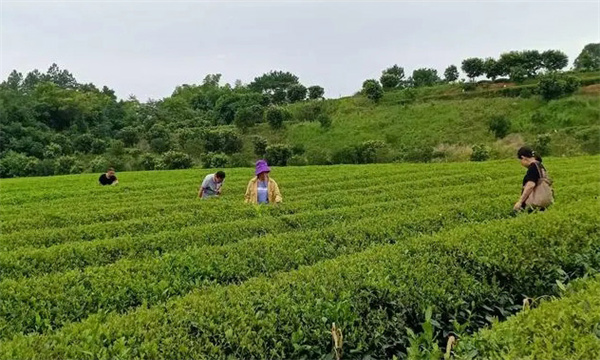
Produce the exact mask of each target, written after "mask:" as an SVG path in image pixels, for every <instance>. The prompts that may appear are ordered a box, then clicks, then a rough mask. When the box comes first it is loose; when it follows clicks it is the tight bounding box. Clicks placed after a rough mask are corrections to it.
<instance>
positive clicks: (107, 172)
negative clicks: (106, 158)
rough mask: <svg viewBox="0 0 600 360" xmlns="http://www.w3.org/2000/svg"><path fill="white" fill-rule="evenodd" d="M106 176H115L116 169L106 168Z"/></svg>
mask: <svg viewBox="0 0 600 360" xmlns="http://www.w3.org/2000/svg"><path fill="white" fill-rule="evenodd" d="M106 176H108V177H111V176H115V169H114V168H108V170H106Z"/></svg>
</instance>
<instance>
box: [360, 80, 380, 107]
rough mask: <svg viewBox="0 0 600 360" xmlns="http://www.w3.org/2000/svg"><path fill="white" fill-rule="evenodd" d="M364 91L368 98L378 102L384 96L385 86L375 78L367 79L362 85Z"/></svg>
mask: <svg viewBox="0 0 600 360" xmlns="http://www.w3.org/2000/svg"><path fill="white" fill-rule="evenodd" d="M362 93H363V95H365V96H366V97H367V98H368V99H370V100H372V101H373V102H375V103H377V102H379V100H380V99H381V98H382V97H383V88H382V87H381V85H380V84H379V82H377V80H375V79H369V80H365V82H363V86H362Z"/></svg>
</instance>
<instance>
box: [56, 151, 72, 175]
mask: <svg viewBox="0 0 600 360" xmlns="http://www.w3.org/2000/svg"><path fill="white" fill-rule="evenodd" d="M76 163H77V159H76V158H75V157H74V156H68V155H67V156H61V157H59V158H57V159H56V162H55V163H54V174H56V175H62V174H71V173H77V171H76V170H77V168H74V167H75V165H76ZM74 170H75V171H74Z"/></svg>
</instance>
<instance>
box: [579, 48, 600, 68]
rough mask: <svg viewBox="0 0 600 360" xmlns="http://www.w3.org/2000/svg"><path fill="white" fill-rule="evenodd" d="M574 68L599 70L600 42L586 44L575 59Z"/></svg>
mask: <svg viewBox="0 0 600 360" xmlns="http://www.w3.org/2000/svg"><path fill="white" fill-rule="evenodd" d="M574 65H575V70H578V71H597V70H600V43H596V44H587V45H586V46H584V48H583V50H581V53H580V54H579V56H577V58H576V59H575V63H574Z"/></svg>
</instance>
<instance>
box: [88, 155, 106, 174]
mask: <svg viewBox="0 0 600 360" xmlns="http://www.w3.org/2000/svg"><path fill="white" fill-rule="evenodd" d="M109 167H110V163H109V161H108V160H107V159H106V158H105V157H103V156H97V157H95V158H94V159H92V161H90V170H91V171H93V172H105V171H106V169H108V168H109Z"/></svg>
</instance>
